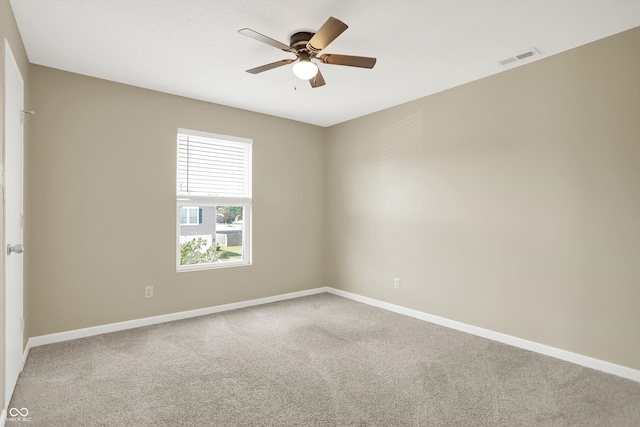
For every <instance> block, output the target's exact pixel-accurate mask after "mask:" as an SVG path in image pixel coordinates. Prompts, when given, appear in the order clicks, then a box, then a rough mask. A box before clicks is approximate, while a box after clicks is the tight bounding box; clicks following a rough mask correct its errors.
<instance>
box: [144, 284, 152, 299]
mask: <svg viewBox="0 0 640 427" xmlns="http://www.w3.org/2000/svg"><path fill="white" fill-rule="evenodd" d="M144 297H145V298H153V286H145V287H144Z"/></svg>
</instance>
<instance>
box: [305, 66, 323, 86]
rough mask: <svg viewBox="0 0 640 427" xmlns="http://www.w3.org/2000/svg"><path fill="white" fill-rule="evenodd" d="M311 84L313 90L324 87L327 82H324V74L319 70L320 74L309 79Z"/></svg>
mask: <svg viewBox="0 0 640 427" xmlns="http://www.w3.org/2000/svg"><path fill="white" fill-rule="evenodd" d="M309 83H311V87H313V88H316V87H320V86H324V85H325V84H326V82H325V81H324V77H322V73H321V72H320V69H319V68H318V74H316V75H315V76H314V77H311V78H310V79H309Z"/></svg>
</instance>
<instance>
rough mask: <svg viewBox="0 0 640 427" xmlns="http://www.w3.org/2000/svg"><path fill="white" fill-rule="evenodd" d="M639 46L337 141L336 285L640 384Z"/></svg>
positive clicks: (620, 47)
mask: <svg viewBox="0 0 640 427" xmlns="http://www.w3.org/2000/svg"><path fill="white" fill-rule="evenodd" d="M638 46H640V28H636V29H634V30H631V31H628V32H625V33H622V34H619V35H616V36H613V37H610V38H607V39H604V40H601V41H598V42H596V43H593V44H590V45H586V46H583V47H580V48H578V49H574V50H572V51H569V52H566V53H563V54H560V55H556V56H553V57H549V58H547V59H543V60H541V61H538V62H535V63H532V64H530V65H526V66H523V67H520V68H516V69H513V70H510V71H508V72H505V73H501V74H498V75H495V76H492V77H489V78H485V79H483V80H480V81H476V82H473V83H470V84H467V85H464V86H461V87H458V88H455V89H452V90H448V91H445V92H442V93H439V94H436V95H433V96H429V97H427V98H423V99H420V100H417V101H414V102H411V103H408V104H405V105H401V106H398V107H395V108H391V109H389V110H386V111H382V112H379V113H376V114H372V115H370V116H366V117H363V118H360V119H356V120H353V121H350V122H347V123H343V124H340V125H337V126H334V127H332V128H330V129H329V133H328V151H327V156H328V159H327V164H326V171H327V174H326V177H327V195H328V196H327V197H328V198H327V203H326V205H327V206H328V209H327V218H326V221H327V224H328V237H329V241H330V242H331V249H330V251H329V256H330V259H329V260H328V263H327V265H329V266H331V269H330V271H329V274H328V284H329V285H332V286H335V287H337V288H340V289H344V290H347V291H351V292H355V293H358V294H361V295H365V296H370V297H373V298H377V299H380V300H384V301H388V302H391V303H395V304H399V305H402V306H405V307H410V308H413V309H417V310H421V311H424V312H428V313H432V314H435V315H439V316H443V317H446V318H449V319H454V320H457V321H460V322H464V323H468V324H471V325H475V326H479V327H483V328H488V329H491V330H495V331H499V332H503V333H506V334H509V335H513V336H516V337H520V338H524V339H528V340H532V341H535V342H538V343H542V344H547V345H551V346H554V347H558V348H561V349H565V350H569V351H572V352H576V353H580V354H583V355H588V356H592V357H595V358H598V359H602V360H606V361H610V362H613V363H617V364H621V365H624V366H628V367H631V368H635V369H640V339H638V336H639V335H638V333H639V332H638V331H639V330H640V329H639V328H640V309H639V304H640V49H638ZM394 277H398V278H400V279H401V280H402V285H401V289H400V290H399V291H396V290H394V289H393V286H392V284H393V278H394Z"/></svg>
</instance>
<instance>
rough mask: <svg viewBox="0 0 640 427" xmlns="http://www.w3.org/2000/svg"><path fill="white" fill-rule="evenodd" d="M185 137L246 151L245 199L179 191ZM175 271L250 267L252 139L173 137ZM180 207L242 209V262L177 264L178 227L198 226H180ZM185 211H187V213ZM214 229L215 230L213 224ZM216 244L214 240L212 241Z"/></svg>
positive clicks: (201, 135)
mask: <svg viewBox="0 0 640 427" xmlns="http://www.w3.org/2000/svg"><path fill="white" fill-rule="evenodd" d="M181 135H188V136H194V137H199V138H208V139H212V140H216V141H217V142H221V143H229V144H230V145H236V146H240V145H241V144H242V146H243V147H244V149H246V150H247V152H246V158H245V167H244V173H245V180H246V184H247V185H248V189H247V190H245V193H246V196H243V197H239V196H238V197H236V196H216V195H215V194H214V195H211V194H210V195H201V194H196V195H192V194H189V193H187V192H181V191H179V188H180V183H179V174H180V136H181ZM176 136H177V137H176V151H177V155H176V181H175V185H176V207H175V209H176V211H175V212H176V213H175V214H176V219H175V224H176V246H175V249H176V271H177V272H186V271H199V270H211V269H218V268H228V267H238V266H245V265H251V263H252V261H251V258H252V257H251V255H252V250H251V234H252V233H251V228H252V227H251V222H252V221H251V213H252V212H251V210H252V194H251V187H252V182H251V180H252V145H253V140H251V139H248V138H241V137H234V136H227V135H219V134H213V133H208V132H202V131H194V130H189V129H182V128H179V129H178V132H177V135H176ZM181 205H183V206H185V207H200V208H201V207H204V206H214V207H217V206H241V207H242V255H243V259H242V260H234V261H222V262H215V263H208V264H188V265H181V264H180V236H181V233H180V231H181V230H180V228H181V226H183V225H185V226H194V225H198V224H181V223H180V206H181ZM187 212H188V211H187ZM215 227H216V228H217V227H218V224H217V222H216V224H215ZM213 243H215V239H214V240H213Z"/></svg>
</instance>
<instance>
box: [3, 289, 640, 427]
mask: <svg viewBox="0 0 640 427" xmlns="http://www.w3.org/2000/svg"><path fill="white" fill-rule="evenodd" d="M9 407H10V408H11V407H15V408H27V409H28V411H29V415H28V416H29V420H30V422H29V423H28V425H29V426H33V427H35V426H46V427H54V426H280V425H283V426H638V425H640V383H636V382H633V381H630V380H626V379H623V378H619V377H616V376H613V375H608V374H604V373H601V372H598V371H594V370H591V369H588V368H584V367H581V366H577V365H573V364H571V363H568V362H564V361H560V360H557V359H553V358H550V357H547V356H543V355H539V354H536V353H532V352H528V351H525V350H521V349H518V348H514V347H510V346H507V345H504V344H500V343H497V342H494V341H490V340H487V339H483V338H479V337H476V336H473V335H468V334H465V333H462V332H458V331H454V330H450V329H447V328H444V327H441V326H436V325H432V324H429V323H426V322H423V321H420V320H416V319H413V318H409V317H405V316H402V315H399V314H396V313H391V312H388V311H385V310H382V309H378V308H374V307H370V306H367V305H364V304H360V303H357V302H354V301H351V300H347V299H344V298H341V297H338V296H334V295H330V294H320V295H314V296H310V297H304V298H298V299H295V300H289V301H284V302H278V303H273V304H267V305H262V306H257V307H252V308H246V309H240V310H235V311H230V312H226V313H219V314H213V315H209V316H203V317H198V318H194V319H189V320H182V321H177V322H172V323H165V324H161V325H155V326H149V327H145V328H139V329H135V330H129V331H123V332H116V333H112V334H105V335H100V336H96V337H90V338H83V339H78V340H74V341H67V342H63V343H58V344H51V345H47V346H42V347H36V348H33V349H32V350H31V353H30V355H29V359H28V360H27V363H26V366H25V368H24V371H23V372H22V374H21V375H20V378H19V380H18V385H17V388H16V391H15V394H14V397H13V400H12V401H11V404H10V406H9ZM7 425H8V426H11V425H18V423H17V422H13V423H12V422H7ZM20 425H27V424H26V423H24V424H20Z"/></svg>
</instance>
